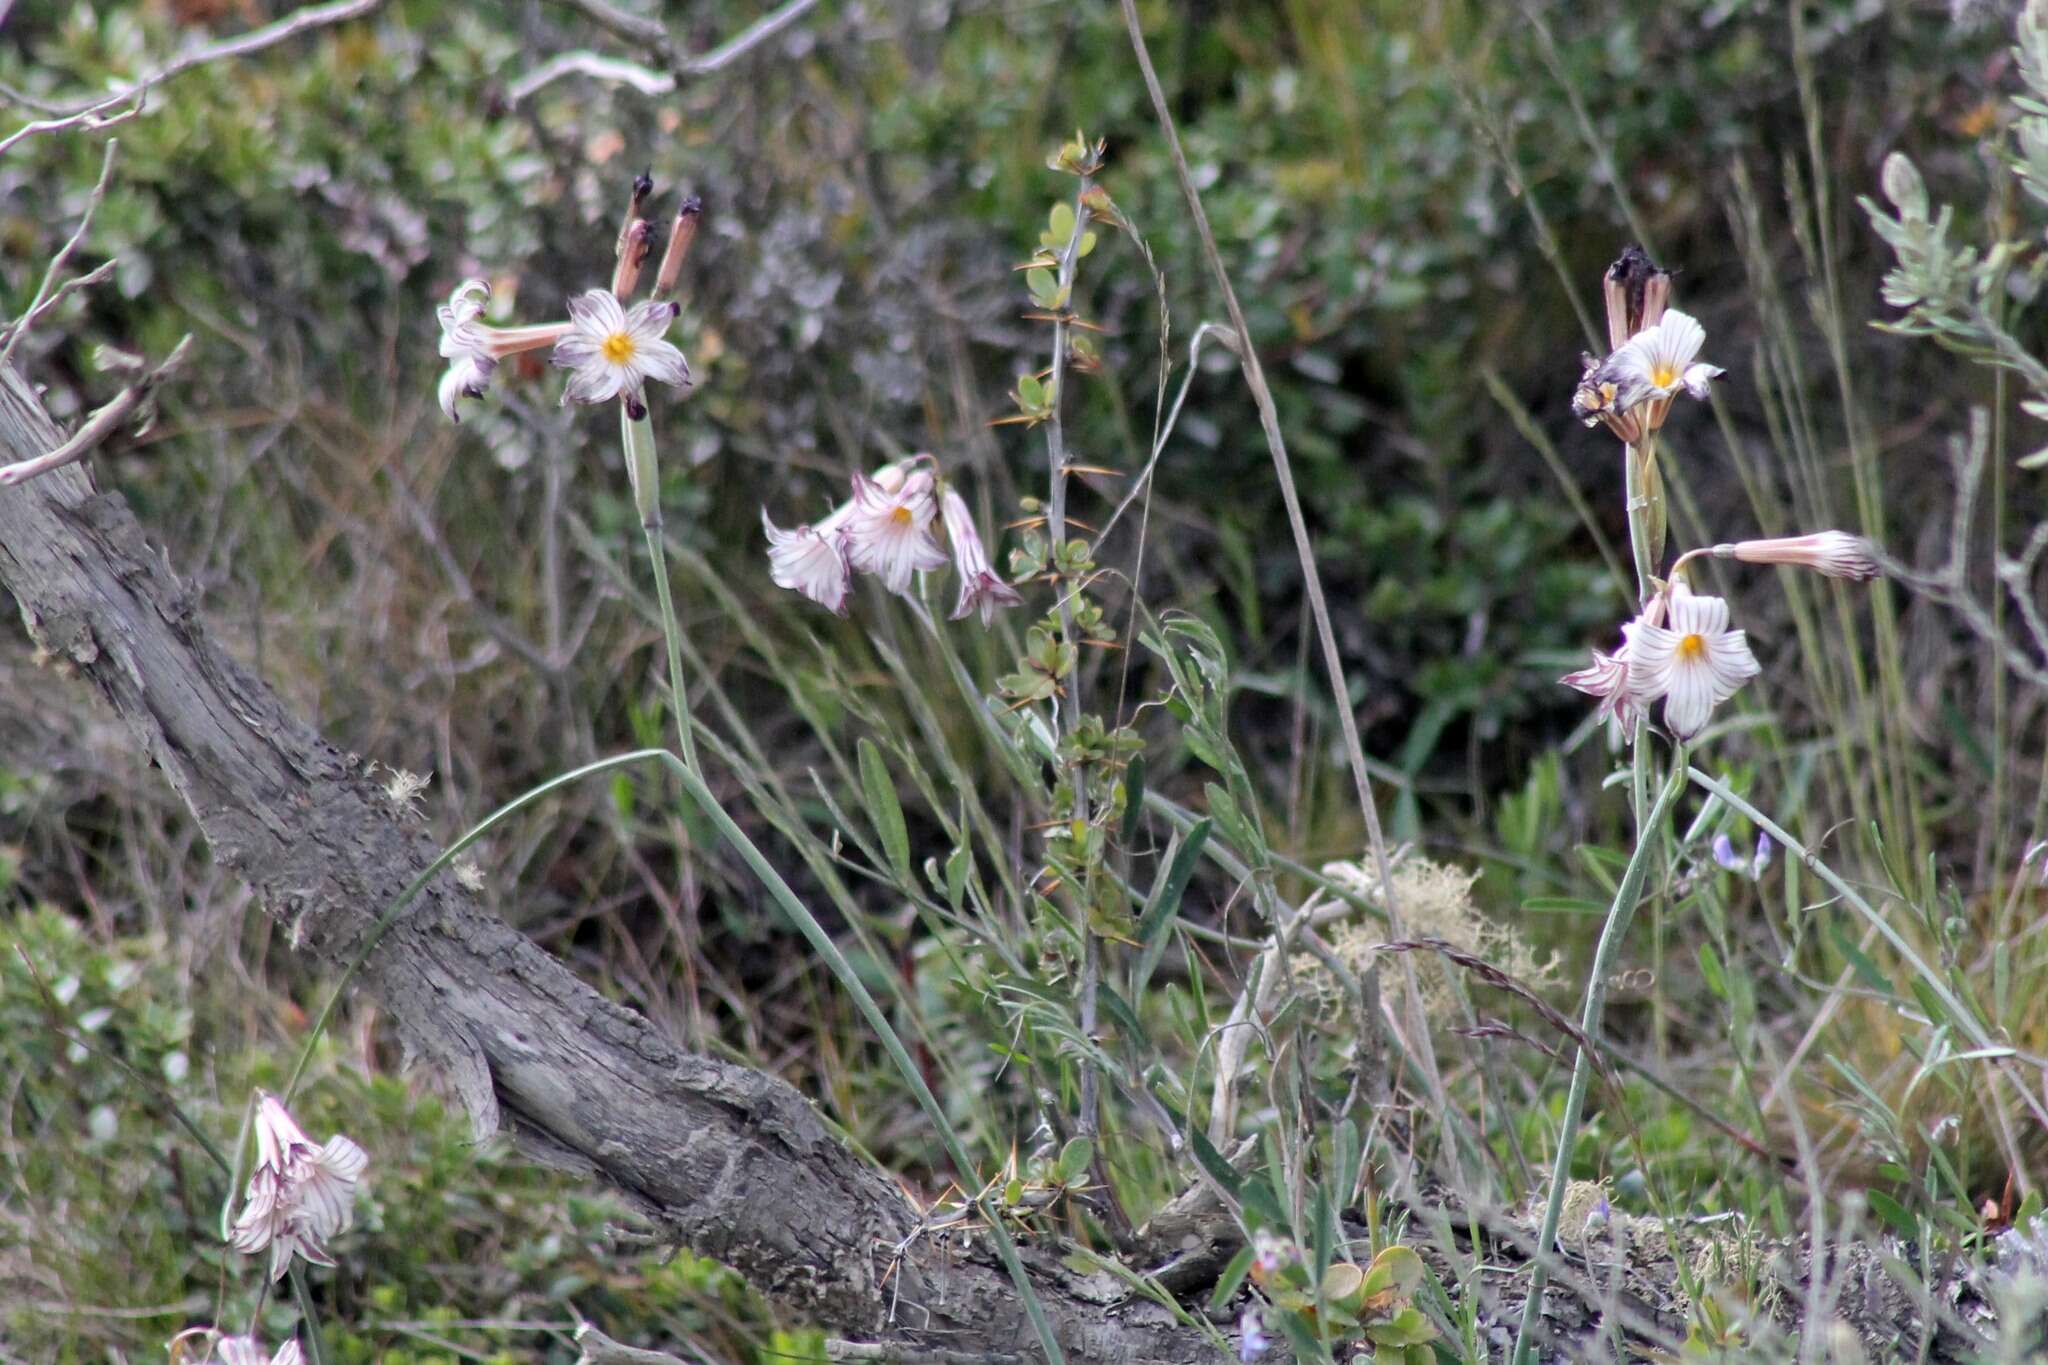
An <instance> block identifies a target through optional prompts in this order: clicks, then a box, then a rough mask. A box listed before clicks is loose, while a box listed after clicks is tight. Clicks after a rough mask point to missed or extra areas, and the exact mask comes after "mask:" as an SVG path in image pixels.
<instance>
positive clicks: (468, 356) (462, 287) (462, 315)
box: [434, 279, 569, 422]
mask: <svg viewBox="0 0 2048 1365" xmlns="http://www.w3.org/2000/svg"><path fill="white" fill-rule="evenodd" d="M490 299H491V286H490V284H489V283H488V282H486V281H484V280H474V279H472V280H464V281H463V282H462V283H461V284H458V285H456V286H455V288H454V290H453V291H452V292H451V293H450V294H449V295H448V302H447V303H445V304H443V305H441V306H440V307H439V308H437V309H435V310H434V315H435V317H436V318H437V319H439V321H440V323H441V355H442V357H443V358H444V359H446V360H447V361H448V368H447V369H446V370H445V371H443V372H442V374H441V383H440V390H439V396H440V400H441V411H443V412H445V413H447V414H448V420H449V421H451V422H459V421H461V420H462V416H461V414H460V413H458V412H457V411H456V404H457V402H458V401H460V400H461V399H464V398H481V397H483V394H484V390H485V389H487V388H489V387H490V384H491V376H492V375H493V374H494V373H495V372H496V371H497V368H498V362H499V361H500V360H503V359H504V358H505V357H506V356H508V355H518V354H519V353H520V352H522V351H534V350H539V349H540V348H541V347H543V346H552V345H554V344H555V343H556V342H557V341H559V340H560V339H561V337H562V334H563V333H564V332H566V331H567V330H568V328H569V324H568V323H566V322H551V323H544V324H542V325H541V326H538V327H490V326H486V325H485V324H484V323H483V322H481V321H479V319H480V318H482V316H483V312H484V305H485V304H487V303H489V302H490Z"/></svg>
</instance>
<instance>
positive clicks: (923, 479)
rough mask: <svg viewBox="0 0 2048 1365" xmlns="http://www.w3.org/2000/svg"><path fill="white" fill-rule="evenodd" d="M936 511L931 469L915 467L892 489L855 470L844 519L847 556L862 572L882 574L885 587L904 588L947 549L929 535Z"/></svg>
mask: <svg viewBox="0 0 2048 1365" xmlns="http://www.w3.org/2000/svg"><path fill="white" fill-rule="evenodd" d="M937 515H938V508H937V506H936V504H935V500H934V499H933V497H932V475H931V471H930V470H928V469H920V470H918V471H917V472H916V473H914V474H911V475H910V476H909V477H907V478H905V479H904V480H903V482H902V483H901V484H899V485H898V486H897V487H896V488H894V489H893V490H892V489H889V488H885V487H883V486H882V484H881V483H879V482H877V481H876V480H874V479H870V478H868V477H867V476H865V475H862V474H856V475H854V476H853V509H852V512H851V513H850V514H849V515H848V517H847V520H846V553H847V558H848V560H849V561H850V562H851V563H852V565H853V567H854V568H856V569H859V570H860V571H861V572H862V573H871V574H873V575H875V576H876V577H877V578H879V579H881V580H882V586H884V587H886V588H887V589H888V590H889V591H890V592H897V593H907V592H908V591H909V590H910V576H911V575H912V574H913V573H919V572H923V571H926V570H930V569H937V568H942V567H944V565H945V563H946V552H945V551H944V550H941V549H940V548H939V542H938V540H937V539H936V538H935V537H934V536H933V535H932V521H933V520H934V518H936V516H937Z"/></svg>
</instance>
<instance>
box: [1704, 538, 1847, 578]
mask: <svg viewBox="0 0 2048 1365" xmlns="http://www.w3.org/2000/svg"><path fill="white" fill-rule="evenodd" d="M1713 553H1714V555H1715V557H1716V558H1719V559H1739V560H1741V561H1743V562H1744V563H1745V564H1789V565H1792V566H1793V567H1795V568H1801V569H1812V570H1814V571H1815V572H1816V573H1824V574H1826V575H1827V576H1828V577H1829V578H1852V579H1859V580H1860V579H1868V578H1875V577H1877V576H1878V575H1879V574H1880V573H1882V572H1884V571H1883V569H1881V568H1880V567H1878V563H1877V556H1876V555H1875V554H1874V553H1872V551H1871V548H1870V542H1869V541H1867V540H1865V539H1864V538H1863V537H1862V536H1852V535H1850V534H1849V533H1848V532H1846V531H1816V532H1814V533H1813V534H1812V535H1805V536H1785V537H1781V538H1779V539H1776V540H1738V541H1736V542H1735V543H1734V544H1733V545H1716V546H1715V547H1714V549H1713Z"/></svg>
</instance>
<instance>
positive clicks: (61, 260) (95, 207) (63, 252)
mask: <svg viewBox="0 0 2048 1365" xmlns="http://www.w3.org/2000/svg"><path fill="white" fill-rule="evenodd" d="M120 146H121V143H120V141H119V140H118V139H115V138H108V139H107V154H106V156H105V157H104V158H103V159H102V160H101V162H100V178H99V180H98V181H96V182H95V183H94V185H93V187H92V197H91V198H90V199H88V200H86V201H85V212H84V214H82V215H81V216H80V217H79V220H78V227H77V229H76V230H75V231H73V232H72V234H71V237H70V239H69V240H67V241H66V242H65V243H64V245H63V246H61V247H59V248H58V249H57V254H56V255H55V256H53V257H51V258H50V268H49V269H48V270H45V271H44V272H43V282H42V283H41V284H39V285H37V286H36V296H35V297H34V298H32V299H30V300H29V303H28V308H27V309H26V311H24V312H23V313H22V315H21V319H20V321H18V322H16V323H15V324H14V325H13V326H12V327H10V328H9V329H8V331H7V344H6V345H4V346H0V370H4V369H6V368H7V362H8V361H10V360H12V359H13V358H14V348H15V347H17V346H19V345H21V339H22V338H23V337H25V336H27V335H28V329H29V324H31V323H33V322H34V321H35V320H36V318H37V317H38V316H40V315H41V314H42V313H43V312H44V311H45V310H44V305H45V304H47V303H49V302H50V301H51V297H52V294H53V292H54V293H59V294H61V292H62V291H61V290H58V289H57V288H56V285H57V276H59V275H61V274H62V273H63V272H64V267H65V266H66V265H67V264H69V263H70V261H71V253H72V252H74V251H76V250H78V244H79V243H80V242H82V241H84V240H85V234H86V231H87V230H88V229H90V228H91V227H92V216H93V214H95V213H97V212H99V207H100V201H101V200H103V199H105V198H106V197H107V182H108V181H109V180H110V179H112V178H113V174H114V153H115V152H116V151H118V150H119V149H120Z"/></svg>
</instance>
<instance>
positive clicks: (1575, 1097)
mask: <svg viewBox="0 0 2048 1365" xmlns="http://www.w3.org/2000/svg"><path fill="white" fill-rule="evenodd" d="M1644 747H1645V746H1644V745H1643V744H1642V743H1641V742H1640V741H1639V742H1638V743H1637V745H1636V748H1637V751H1638V752H1640V751H1641V750H1642V749H1643V748H1644ZM1685 771H1686V768H1685V754H1684V751H1683V750H1682V749H1681V750H1680V751H1679V753H1678V754H1677V755H1676V756H1675V757H1674V759H1673V761H1672V765H1671V776H1670V778H1669V779H1667V780H1666V781H1665V783H1664V789H1663V791H1662V792H1660V793H1659V794H1658V796H1657V804H1656V805H1655V806H1654V807H1652V808H1651V810H1650V812H1649V816H1648V818H1647V819H1646V820H1645V821H1644V822H1643V825H1642V828H1641V829H1640V830H1639V831H1638V832H1637V835H1636V848H1635V852H1634V853H1632V854H1630V855H1629V860H1628V868H1627V870H1625V871H1624V872H1623V873H1622V875H1621V885H1620V886H1618V887H1616V888H1615V892H1614V904H1613V905H1612V906H1610V907H1609V908H1608V911H1607V924H1606V927H1604V928H1603V929H1601V931H1600V946H1599V948H1598V949H1596V950H1595V951H1594V954H1593V971H1592V974H1591V975H1590V976H1589V977H1588V978H1587V980H1586V1006H1585V1010H1584V1012H1583V1013H1582V1014H1581V1015H1580V1017H1579V1028H1580V1030H1581V1031H1582V1032H1583V1033H1584V1034H1585V1036H1586V1037H1587V1038H1588V1039H1590V1040H1592V1041H1594V1042H1595V1043H1596V1045H1597V1043H1598V1040H1599V1037H1600V1016H1601V1014H1602V1012H1603V1011H1604V1010H1605V1009H1606V1008H1607V981H1608V978H1609V977H1610V976H1612V975H1613V974H1614V960H1615V958H1616V956H1618V955H1619V953H1620V952H1621V942H1622V939H1623V938H1625V937H1627V935H1628V926H1629V921H1630V920H1631V919H1633V918H1634V917H1635V912H1636V905H1637V903H1638V902H1639V901H1640V900H1641V899H1642V891H1643V878H1644V876H1645V874H1646V873H1648V871H1649V870H1650V854H1651V850H1652V848H1653V847H1654V846H1655V843H1656V840H1655V839H1654V838H1653V837H1652V834H1653V831H1655V829H1656V828H1657V826H1658V823H1659V822H1660V821H1662V820H1663V818H1664V813H1665V812H1666V811H1668V810H1669V809H1670V808H1671V803H1672V801H1673V800H1675V799H1676V798H1677V796H1678V793H1679V791H1680V789H1682V788H1683V787H1684V786H1685ZM1592 1083H1593V1057H1592V1054H1591V1053H1589V1052H1587V1051H1585V1050H1584V1049H1581V1050H1580V1051H1579V1053H1578V1060H1577V1061H1576V1062H1574V1063H1573V1065H1572V1088H1571V1092H1570V1093H1569V1094H1568V1095H1566V1097H1565V1102H1564V1123H1563V1126H1562V1127H1560V1128H1559V1129H1558V1134H1557V1158H1556V1160H1555V1161H1554V1162H1553V1163H1552V1166H1551V1172H1550V1201H1549V1203H1547V1204H1546V1205H1545V1206H1544V1209H1543V1227H1542V1229H1541V1231H1540V1232H1538V1234H1537V1237H1536V1255H1535V1259H1534V1260H1533V1262H1532V1263H1531V1270H1530V1272H1529V1297H1528V1299H1527V1300H1526V1301H1525V1302H1524V1303H1523V1305H1522V1326H1521V1330H1520V1331H1519V1332H1517V1333H1516V1334H1515V1350H1514V1354H1513V1356H1512V1357H1511V1359H1512V1360H1514V1361H1515V1362H1516V1365H1521V1362H1524V1361H1527V1360H1529V1359H1531V1355H1530V1349H1531V1347H1532V1345H1533V1343H1532V1342H1531V1341H1530V1333H1531V1331H1532V1330H1533V1329H1534V1328H1535V1325H1536V1319H1537V1317H1538V1316H1539V1315H1540V1314H1541V1312H1542V1306H1543V1286H1544V1282H1545V1280H1546V1279H1547V1278H1548V1276H1547V1273H1546V1270H1545V1266H1544V1258H1545V1257H1546V1256H1548V1255H1550V1253H1551V1250H1552V1248H1554V1247H1555V1246H1556V1245H1557V1221H1558V1218H1559V1217H1560V1216H1561V1215H1562V1213H1563V1212H1564V1190H1565V1186H1566V1184H1567V1183H1569V1182H1570V1180H1571V1174H1572V1149H1573V1147H1575V1146H1576V1145H1577V1143H1578V1136H1579V1110H1580V1109H1581V1108H1582V1107H1584V1105H1585V1103H1586V1091H1587V1090H1588V1089H1590V1088H1591V1086H1592Z"/></svg>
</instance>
